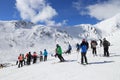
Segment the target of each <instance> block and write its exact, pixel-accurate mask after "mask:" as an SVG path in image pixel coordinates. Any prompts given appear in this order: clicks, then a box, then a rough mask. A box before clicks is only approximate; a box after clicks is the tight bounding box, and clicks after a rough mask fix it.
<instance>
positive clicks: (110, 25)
mask: <svg viewBox="0 0 120 80" xmlns="http://www.w3.org/2000/svg"><path fill="white" fill-rule="evenodd" d="M94 26H95V27H96V29H97V30H98V34H100V35H101V37H105V36H110V35H112V33H114V32H116V31H117V30H120V14H117V15H116V16H114V17H112V18H110V19H107V20H104V21H102V22H100V23H98V24H96V25H94Z"/></svg>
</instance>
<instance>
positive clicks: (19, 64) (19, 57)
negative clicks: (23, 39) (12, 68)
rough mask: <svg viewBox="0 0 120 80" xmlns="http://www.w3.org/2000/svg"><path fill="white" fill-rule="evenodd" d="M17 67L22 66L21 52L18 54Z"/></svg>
mask: <svg viewBox="0 0 120 80" xmlns="http://www.w3.org/2000/svg"><path fill="white" fill-rule="evenodd" d="M18 62H19V63H18V68H20V67H22V66H23V57H22V54H20V55H19V56H18Z"/></svg>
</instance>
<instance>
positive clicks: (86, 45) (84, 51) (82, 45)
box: [80, 42, 88, 53]
mask: <svg viewBox="0 0 120 80" xmlns="http://www.w3.org/2000/svg"><path fill="white" fill-rule="evenodd" d="M80 48H81V53H86V52H87V50H88V43H87V42H82V43H81V44H80Z"/></svg>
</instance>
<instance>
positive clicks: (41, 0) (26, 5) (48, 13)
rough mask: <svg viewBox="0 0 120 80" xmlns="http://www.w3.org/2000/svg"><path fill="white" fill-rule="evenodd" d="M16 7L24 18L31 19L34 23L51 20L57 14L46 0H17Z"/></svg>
mask: <svg viewBox="0 0 120 80" xmlns="http://www.w3.org/2000/svg"><path fill="white" fill-rule="evenodd" d="M16 8H17V10H18V11H19V12H20V16H21V18H22V19H24V20H30V21H32V22H34V23H37V22H45V23H46V21H51V19H52V18H53V17H54V16H56V15H57V12H56V10H55V9H53V8H52V7H51V6H50V5H49V4H48V3H47V2H46V1H45V0H16Z"/></svg>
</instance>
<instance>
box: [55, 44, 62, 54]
mask: <svg viewBox="0 0 120 80" xmlns="http://www.w3.org/2000/svg"><path fill="white" fill-rule="evenodd" d="M56 52H57V54H60V55H61V54H62V49H61V47H60V46H58V47H57V49H56Z"/></svg>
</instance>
